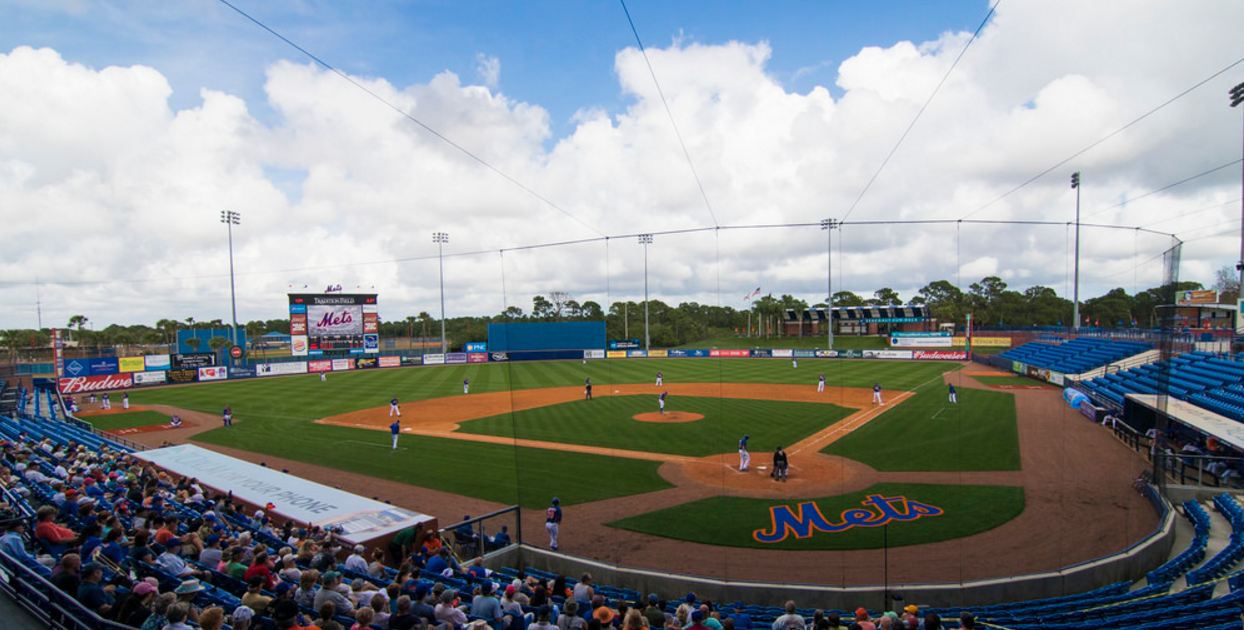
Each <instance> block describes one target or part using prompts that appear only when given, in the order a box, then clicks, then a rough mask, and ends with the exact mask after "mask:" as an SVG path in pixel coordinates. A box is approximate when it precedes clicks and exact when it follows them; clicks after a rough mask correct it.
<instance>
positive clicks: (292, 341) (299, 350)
mask: <svg viewBox="0 0 1244 630" xmlns="http://www.w3.org/2000/svg"><path fill="white" fill-rule="evenodd" d="M310 348H311V345H310V344H309V343H308V342H307V336H306V335H290V336H289V353H290V354H291V355H293V356H296V357H305V356H307V352H308V351H309V350H310Z"/></svg>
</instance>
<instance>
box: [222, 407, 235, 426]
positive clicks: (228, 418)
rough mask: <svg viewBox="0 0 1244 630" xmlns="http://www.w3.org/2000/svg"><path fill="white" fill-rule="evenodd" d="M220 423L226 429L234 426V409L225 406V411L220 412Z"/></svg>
mask: <svg viewBox="0 0 1244 630" xmlns="http://www.w3.org/2000/svg"><path fill="white" fill-rule="evenodd" d="M220 421H221V422H222V423H224V425H225V428H226V429H228V428H229V427H231V426H233V408H231V407H229V406H228V405H225V409H224V411H221V412H220Z"/></svg>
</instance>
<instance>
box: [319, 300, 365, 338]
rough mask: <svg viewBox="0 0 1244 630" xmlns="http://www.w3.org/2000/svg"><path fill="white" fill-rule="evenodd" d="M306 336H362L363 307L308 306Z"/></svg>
mask: <svg viewBox="0 0 1244 630" xmlns="http://www.w3.org/2000/svg"><path fill="white" fill-rule="evenodd" d="M307 334H308V335H309V336H311V337H330V336H333V335H361V334H363V306H362V305H358V304H308V305H307Z"/></svg>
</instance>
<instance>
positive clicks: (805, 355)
mask: <svg viewBox="0 0 1244 630" xmlns="http://www.w3.org/2000/svg"><path fill="white" fill-rule="evenodd" d="M791 356H793V357H794V358H796V359H812V358H815V357H816V350H795V352H794V354H792V355H791Z"/></svg>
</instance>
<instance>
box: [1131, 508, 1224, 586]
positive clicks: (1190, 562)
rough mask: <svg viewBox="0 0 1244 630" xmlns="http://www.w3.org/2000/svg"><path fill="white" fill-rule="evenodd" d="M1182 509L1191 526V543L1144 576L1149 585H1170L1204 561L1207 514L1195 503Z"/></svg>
mask: <svg viewBox="0 0 1244 630" xmlns="http://www.w3.org/2000/svg"><path fill="white" fill-rule="evenodd" d="M1183 507H1184V516H1185V517H1187V519H1188V520H1189V521H1190V522H1191V523H1192V526H1193V535H1192V542H1191V543H1190V544H1189V545H1188V548H1187V549H1185V550H1183V551H1182V552H1180V554H1179V555H1178V556H1175V557H1174V558H1171V559H1170V560H1167V561H1166V562H1165V563H1163V564H1162V566H1160V567H1158V568H1156V569H1154V570H1152V571H1150V572H1149V574H1148V575H1146V576H1145V579H1146V580H1147V581H1148V582H1149V583H1150V584H1170V583H1171V582H1174V581H1175V580H1176V579H1178V578H1179V576H1181V575H1183V574H1184V573H1186V572H1187V571H1188V569H1191V568H1192V567H1194V566H1196V564H1197V563H1198V562H1200V561H1202V560H1204V559H1205V548H1206V547H1208V546H1209V524H1210V520H1209V514H1208V513H1206V512H1205V508H1203V507H1201V504H1200V503H1197V502H1196V501H1187V502H1185V503H1184V506H1183Z"/></svg>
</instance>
